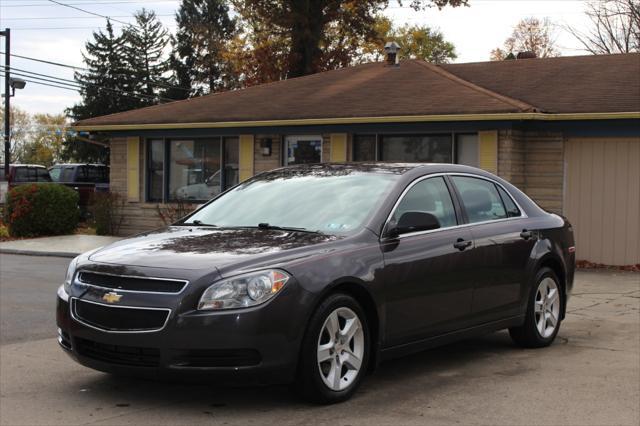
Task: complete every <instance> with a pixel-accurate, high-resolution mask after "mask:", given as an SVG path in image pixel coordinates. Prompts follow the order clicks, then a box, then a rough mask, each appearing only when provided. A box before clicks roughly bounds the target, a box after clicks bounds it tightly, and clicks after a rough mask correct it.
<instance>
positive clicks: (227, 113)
mask: <svg viewBox="0 0 640 426" xmlns="http://www.w3.org/2000/svg"><path fill="white" fill-rule="evenodd" d="M637 111H640V54H624V55H603V56H573V57H564V58H553V59H526V60H514V61H503V62H481V63H470V64H449V65H441V66H436V65H432V64H429V63H427V62H424V61H420V60H406V61H402V62H401V63H400V66H388V65H386V64H385V63H369V64H364V65H359V66H355V67H349V68H343V69H339V70H334V71H327V72H322V73H318V74H314V75H310V76H305V77H300V78H294V79H289V80H284V81H278V82H274V83H269V84H263V85H259V86H253V87H249V88H246V89H242V90H236V91H229V92H222V93H215V94H211V95H206V96H202V97H198V98H192V99H188V100H184V101H176V102H171V103H167V104H162V105H156V106H152V107H147V108H141V109H137V110H132V111H126V112H122V113H117V114H111V115H106V116H101V117H95V118H90V119H87V120H82V121H79V122H77V123H76V124H75V125H76V126H78V127H92V126H111V125H116V126H117V125H154V124H159V125H170V124H184V123H190V124H198V123H203V124H204V123H238V124H241V123H242V122H249V121H251V122H256V121H281V120H303V119H348V118H358V117H361V118H369V117H410V116H441V115H445V116H446V115H477V114H519V113H520V114H521V113H532V112H541V113H547V112H549V113H551V112H552V113H575V112H596V113H597V112H637Z"/></svg>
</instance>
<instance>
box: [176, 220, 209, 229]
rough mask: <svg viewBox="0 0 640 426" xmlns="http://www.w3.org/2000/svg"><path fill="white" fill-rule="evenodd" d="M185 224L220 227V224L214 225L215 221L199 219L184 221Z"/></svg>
mask: <svg viewBox="0 0 640 426" xmlns="http://www.w3.org/2000/svg"><path fill="white" fill-rule="evenodd" d="M183 225H196V226H210V227H212V228H217V227H218V225H214V224H213V223H204V222H202V221H201V220H198V219H196V220H194V221H193V222H184V223H183Z"/></svg>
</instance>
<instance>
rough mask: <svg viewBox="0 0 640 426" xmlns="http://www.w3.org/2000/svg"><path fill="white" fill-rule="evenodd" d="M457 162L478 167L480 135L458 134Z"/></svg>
mask: <svg viewBox="0 0 640 426" xmlns="http://www.w3.org/2000/svg"><path fill="white" fill-rule="evenodd" d="M456 163H457V164H464V165H465V166H473V167H478V164H479V162H478V135H477V134H472V135H456Z"/></svg>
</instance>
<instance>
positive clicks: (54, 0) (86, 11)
mask: <svg viewBox="0 0 640 426" xmlns="http://www.w3.org/2000/svg"><path fill="white" fill-rule="evenodd" d="M49 3H55V4H57V5H59V6H63V7H68V8H70V9H74V10H78V11H80V12H84V13H88V14H89V15H93V16H99V17H101V18H105V19H107V20H111V21H113V22H119V23H121V24H124V25H130V26H132V27H135V25H133V24H130V23H128V22H124V21H120V20H118V19H113V18H109V17H108V16H105V15H100V14H99V13H95V12H90V11H88V10H85V9H82V8H79V7H77V6H73V5H71V4H66V3H60V2H59V1H56V0H49Z"/></svg>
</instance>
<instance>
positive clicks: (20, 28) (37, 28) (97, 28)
mask: <svg viewBox="0 0 640 426" xmlns="http://www.w3.org/2000/svg"><path fill="white" fill-rule="evenodd" d="M128 26H129V25H127V27H128ZM123 27H124V25H114V26H113V28H123ZM175 27H177V26H176V25H167V26H165V28H175ZM106 28H107V27H11V31H43V30H104V29H106Z"/></svg>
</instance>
